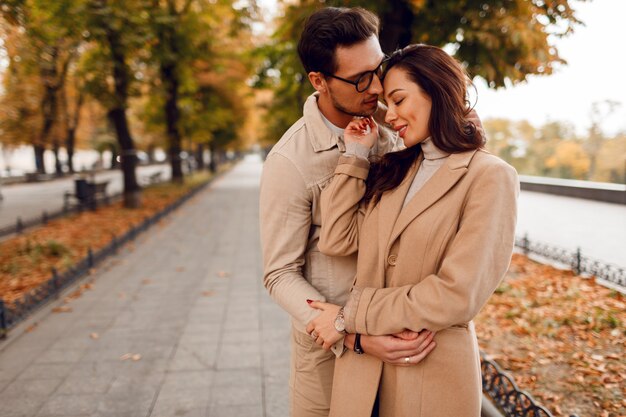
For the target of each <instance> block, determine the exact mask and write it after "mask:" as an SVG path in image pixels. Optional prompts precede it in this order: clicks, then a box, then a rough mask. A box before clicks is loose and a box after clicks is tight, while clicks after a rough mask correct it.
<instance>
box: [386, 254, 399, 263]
mask: <svg viewBox="0 0 626 417" xmlns="http://www.w3.org/2000/svg"><path fill="white" fill-rule="evenodd" d="M397 259H398V256H397V255H389V258H387V263H388V264H389V265H395V264H396V260H397Z"/></svg>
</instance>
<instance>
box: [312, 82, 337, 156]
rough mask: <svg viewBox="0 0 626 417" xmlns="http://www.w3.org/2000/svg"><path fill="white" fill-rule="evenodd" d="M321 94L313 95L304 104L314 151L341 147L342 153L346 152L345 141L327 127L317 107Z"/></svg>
mask: <svg viewBox="0 0 626 417" xmlns="http://www.w3.org/2000/svg"><path fill="white" fill-rule="evenodd" d="M318 96H319V94H318V93H317V92H316V93H313V94H311V95H310V96H309V97H308V98H307V99H306V101H305V103H304V110H303V116H304V123H305V124H306V127H307V133H308V136H309V140H310V141H311V145H312V146H313V150H314V151H315V152H322V151H327V150H329V149H331V148H333V147H335V146H338V147H339V150H340V151H341V152H344V151H345V150H346V149H345V145H344V144H343V140H340V138H339V135H337V134H336V133H334V132H333V131H332V130H330V129H329V128H328V126H326V123H324V119H323V118H322V113H321V112H320V109H319V107H317V97H318Z"/></svg>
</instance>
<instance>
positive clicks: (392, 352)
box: [361, 330, 437, 366]
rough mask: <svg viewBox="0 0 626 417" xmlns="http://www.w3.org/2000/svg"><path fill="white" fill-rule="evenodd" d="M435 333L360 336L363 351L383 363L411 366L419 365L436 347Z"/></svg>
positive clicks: (406, 332)
mask: <svg viewBox="0 0 626 417" xmlns="http://www.w3.org/2000/svg"><path fill="white" fill-rule="evenodd" d="M434 337H435V333H433V332H430V331H428V330H423V331H421V332H419V333H415V332H412V331H410V330H405V331H404V332H401V333H396V334H394V335H387V336H365V335H363V336H361V346H362V347H363V351H364V352H365V353H367V354H368V355H372V356H375V357H377V358H378V359H380V360H382V361H383V362H385V363H388V364H391V365H399V366H411V365H417V364H418V363H420V362H421V361H422V360H423V359H424V358H425V357H426V356H428V354H429V353H430V352H432V350H433V349H434V348H435V346H437V344H436V343H435V341H434V340H433V338H434Z"/></svg>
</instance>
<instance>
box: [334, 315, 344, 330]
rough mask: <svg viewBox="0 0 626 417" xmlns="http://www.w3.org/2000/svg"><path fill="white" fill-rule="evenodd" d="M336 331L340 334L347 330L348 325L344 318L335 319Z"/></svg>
mask: <svg viewBox="0 0 626 417" xmlns="http://www.w3.org/2000/svg"><path fill="white" fill-rule="evenodd" d="M335 330H337V331H338V332H339V333H342V332H344V331H345V330H346V323H345V321H344V319H343V316H339V317H337V318H336V319H335Z"/></svg>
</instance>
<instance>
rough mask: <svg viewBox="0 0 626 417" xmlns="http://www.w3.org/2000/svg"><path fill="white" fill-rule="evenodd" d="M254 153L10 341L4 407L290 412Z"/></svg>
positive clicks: (144, 413)
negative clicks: (267, 277) (265, 262)
mask: <svg viewBox="0 0 626 417" xmlns="http://www.w3.org/2000/svg"><path fill="white" fill-rule="evenodd" d="M260 171H261V162H260V160H258V159H255V158H248V159H247V160H246V161H244V162H243V163H241V164H239V165H237V166H236V167H235V168H234V169H233V170H232V171H231V172H229V173H228V174H226V175H225V176H223V177H222V178H220V179H219V180H217V181H216V182H215V183H214V184H213V186H212V187H211V189H209V190H208V191H205V192H202V193H200V194H199V195H198V196H196V197H194V198H193V199H192V200H190V202H188V203H187V204H186V205H185V206H184V207H182V208H181V209H179V210H178V211H177V212H175V213H174V214H173V215H172V216H170V217H169V218H168V219H167V220H166V221H165V222H164V224H163V225H159V226H156V227H154V228H153V229H152V230H150V231H149V232H147V233H146V234H145V235H144V236H142V237H140V239H139V241H138V242H136V243H135V244H134V245H131V246H129V247H128V248H127V250H126V253H125V254H122V255H120V256H118V257H117V258H115V259H113V260H112V261H111V262H109V263H108V264H107V265H106V266H105V267H103V268H101V270H100V271H98V272H97V273H96V274H95V278H94V281H93V288H92V289H91V290H87V291H85V292H84V293H83V294H82V296H80V297H78V298H76V299H75V300H72V301H70V302H69V303H68V304H66V305H67V306H69V307H70V308H71V310H72V311H70V312H60V313H49V314H40V316H42V317H40V319H39V323H38V325H37V326H36V327H34V329H32V330H31V331H29V332H26V333H23V334H20V333H21V332H23V329H16V330H15V331H13V332H12V333H11V335H10V338H9V340H8V341H6V342H4V343H0V417H9V416H10V417H24V416H29V417H32V416H36V417H53V416H56V417H60V416H75V417H78V416H99V417H113V416H116V417H135V416H137V417H178V416H190V417H191V416H193V417H200V416H211V417H221V416H224V417H260V416H263V417H270V416H271V417H287V415H288V410H287V394H288V387H287V379H288V369H289V365H288V361H289V345H288V334H289V324H288V318H287V316H286V314H285V313H284V312H283V311H282V310H280V308H279V307H277V306H276V305H275V304H274V303H273V302H272V301H271V300H270V298H269V296H268V295H267V293H266V291H265V289H264V288H263V286H262V282H261V281H262V280H261V260H260V250H259V239H258V222H257V218H258V212H257V198H258V181H259V174H260Z"/></svg>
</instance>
